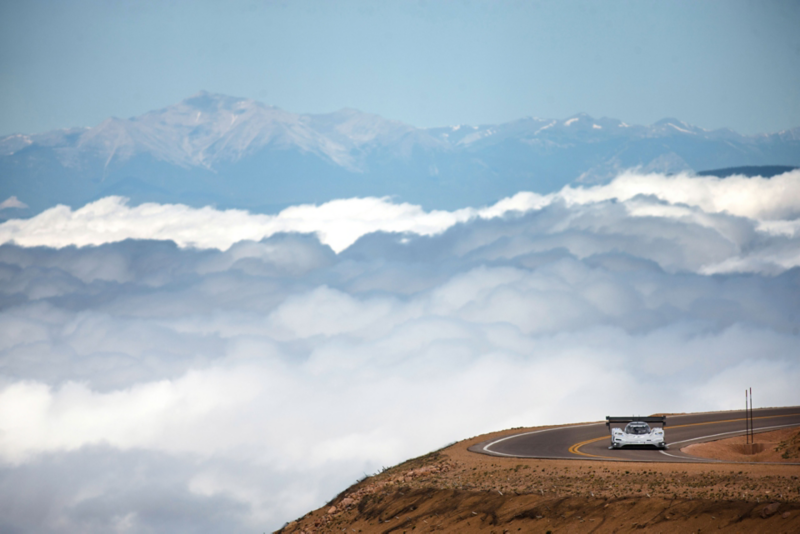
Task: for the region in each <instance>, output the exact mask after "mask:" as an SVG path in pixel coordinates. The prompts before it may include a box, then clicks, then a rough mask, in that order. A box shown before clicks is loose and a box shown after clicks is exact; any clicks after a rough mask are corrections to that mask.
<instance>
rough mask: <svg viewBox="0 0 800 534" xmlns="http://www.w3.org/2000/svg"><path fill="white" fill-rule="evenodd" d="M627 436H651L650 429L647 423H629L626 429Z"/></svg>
mask: <svg viewBox="0 0 800 534" xmlns="http://www.w3.org/2000/svg"><path fill="white" fill-rule="evenodd" d="M625 433H626V434H649V433H650V427H649V426H648V425H647V423H628V426H626V427H625Z"/></svg>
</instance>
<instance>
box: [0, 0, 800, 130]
mask: <svg viewBox="0 0 800 534" xmlns="http://www.w3.org/2000/svg"><path fill="white" fill-rule="evenodd" d="M798 22H800V3H798V2H763V1H760V2H741V1H728V2H649V1H636V2H550V3H541V2H512V1H509V2H494V1H484V2H477V1H476V2H472V1H443V2H424V1H420V2H411V1H387V2H321V1H317V2H313V1H299V2H258V1H239V2H183V1H172V2H122V1H117V2H110V1H96V0H91V1H89V0H87V1H83V0H81V1H64V2H44V1H39V0H35V1H28V2H4V3H3V4H2V6H0V94H2V95H3V96H2V100H1V101H0V134H8V133H12V132H26V133H34V132H41V131H45V130H49V129H53V128H59V127H68V126H79V125H86V126H91V125H95V124H97V123H99V122H100V121H102V120H103V119H104V118H106V117H108V116H112V115H113V116H119V117H129V116H133V115H137V114H140V113H143V112H145V111H148V110H151V109H155V108H159V107H163V106H166V105H169V104H172V103H175V102H177V101H179V100H181V99H183V98H185V97H187V96H189V95H191V94H193V93H195V92H197V91H198V90H201V89H205V90H209V91H214V92H221V93H226V94H231V95H235V96H243V97H251V98H255V99H257V100H260V101H263V102H265V103H269V104H273V105H276V106H279V107H281V108H284V109H287V110H289V111H294V112H328V111H333V110H336V109H339V108H341V107H354V108H358V109H361V110H363V111H368V112H374V113H378V114H380V115H383V116H385V117H389V118H393V119H399V120H402V121H405V122H408V123H411V124H414V125H417V126H437V125H449V124H458V123H470V124H477V123H495V122H502V121H508V120H513V119H515V118H519V117H522V116H527V115H533V116H541V117H557V118H561V117H567V116H569V115H572V114H574V113H577V112H581V111H585V112H587V113H590V114H592V115H595V116H611V117H615V118H619V119H622V120H624V121H626V122H632V123H644V124H649V123H652V122H655V121H657V120H659V119H660V118H663V117H667V116H674V117H677V118H680V119H682V120H685V121H687V122H691V123H694V124H697V125H699V126H702V127H705V128H719V127H725V126H728V127H732V128H734V129H735V130H737V131H739V132H741V133H755V132H770V131H778V130H781V129H786V128H791V127H795V126H798V125H800V98H799V97H800V32H797V31H796V29H797V25H798Z"/></svg>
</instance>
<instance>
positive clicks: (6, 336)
mask: <svg viewBox="0 0 800 534" xmlns="http://www.w3.org/2000/svg"><path fill="white" fill-rule="evenodd" d="M0 243H4V244H2V245H0V531H2V532H23V531H24V532H31V531H35V532H88V533H91V532H128V531H130V532H170V533H172V532H226V533H227V532H253V531H256V532H263V531H267V530H269V529H275V528H278V527H280V526H281V525H282V524H283V523H284V522H285V521H289V520H291V519H294V518H295V517H297V516H300V515H302V514H304V513H305V512H307V511H309V510H311V509H313V508H316V507H318V506H320V505H321V504H323V503H324V502H325V501H327V500H328V499H330V498H332V497H333V496H334V495H336V494H337V493H338V492H340V491H341V490H343V489H344V488H345V487H347V486H348V485H349V484H350V483H352V482H354V481H355V480H356V479H357V478H359V477H361V476H363V475H364V474H365V473H366V474H368V473H373V472H375V471H376V470H378V469H380V468H381V467H382V466H388V465H393V464H396V463H398V462H400V461H402V460H404V459H407V458H409V457H413V456H416V455H419V454H423V453H425V452H428V451H430V450H433V449H436V448H438V447H441V446H443V445H445V444H447V443H449V442H452V441H455V440H459V439H463V438H466V437H469V436H473V435H477V434H480V433H483V432H487V431H491V430H498V429H503V428H508V427H515V426H532V425H540V424H547V423H571V422H578V421H590V420H598V419H601V418H603V417H605V416H606V415H609V414H627V413H640V414H646V413H653V412H682V411H705V410H717V409H733V408H739V407H740V405H741V404H742V402H743V395H742V390H743V389H744V388H745V387H751V386H752V387H753V390H754V393H755V395H756V405H758V406H778V405H797V404H800V394H799V393H798V388H797V384H798V383H800V359H799V358H798V352H797V348H798V346H800V331H799V328H800V171H794V172H791V173H786V174H783V175H781V176H776V177H773V178H770V179H763V178H758V177H756V178H744V177H731V178H725V179H718V178H714V177H694V176H688V175H677V176H664V175H655V174H650V175H643V174H637V173H634V172H629V173H625V174H622V175H621V176H619V177H618V178H616V179H615V180H614V181H612V182H611V183H610V184H606V185H600V186H595V187H590V188H572V187H566V188H564V189H563V190H561V191H560V192H558V193H554V194H551V195H537V194H534V193H519V194H518V195H516V196H514V197H512V198H508V199H504V200H501V201H500V202H498V203H497V204H495V205H493V206H489V207H484V208H465V209H462V210H458V211H454V212H446V211H432V212H425V211H423V210H422V209H421V208H419V207H418V206H413V205H408V204H399V203H394V202H392V200H391V199H376V198H360V199H343V200H337V201H333V202H329V203H326V204H323V205H321V206H295V207H292V208H288V209H286V210H284V211H282V212H281V213H279V214H277V215H257V214H250V213H247V212H244V211H238V210H226V211H220V210H216V209H213V208H203V209H193V208H190V207H187V206H181V205H158V204H142V205H139V206H129V205H127V204H126V202H125V200H124V199H121V198H118V197H109V198H104V199H101V200H98V201H97V202H94V203H92V204H89V205H87V206H84V207H82V208H80V209H77V210H71V209H70V208H68V207H64V206H59V207H55V208H53V209H50V210H48V211H45V212H43V213H41V214H39V215H37V216H35V217H33V218H30V219H26V220H10V221H7V222H5V223H3V224H0Z"/></svg>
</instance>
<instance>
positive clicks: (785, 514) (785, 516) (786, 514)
mask: <svg viewBox="0 0 800 534" xmlns="http://www.w3.org/2000/svg"><path fill="white" fill-rule="evenodd" d="M790 515H792V514H790V513H789V512H783V515H782V516H781V517H782V518H784V519H789V516H790Z"/></svg>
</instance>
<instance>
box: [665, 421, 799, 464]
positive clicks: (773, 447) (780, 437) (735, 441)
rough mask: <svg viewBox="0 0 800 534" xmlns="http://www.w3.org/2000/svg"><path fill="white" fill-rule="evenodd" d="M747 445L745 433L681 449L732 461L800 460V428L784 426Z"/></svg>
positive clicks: (702, 455)
mask: <svg viewBox="0 0 800 534" xmlns="http://www.w3.org/2000/svg"><path fill="white" fill-rule="evenodd" d="M753 437H754V438H755V442H754V443H751V444H750V445H748V444H747V441H746V440H747V438H745V436H738V437H735V438H728V439H721V440H719V441H709V442H708V443H698V444H696V445H689V446H688V447H684V448H683V449H681V450H682V451H683V452H685V453H687V454H691V455H692V456H699V457H701V458H715V459H718V460H725V461H729V462H794V463H797V462H798V459H799V458H798V456H800V430H797V429H796V428H783V429H781V430H775V431H772V432H764V433H762V434H755V435H754V436H753Z"/></svg>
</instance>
